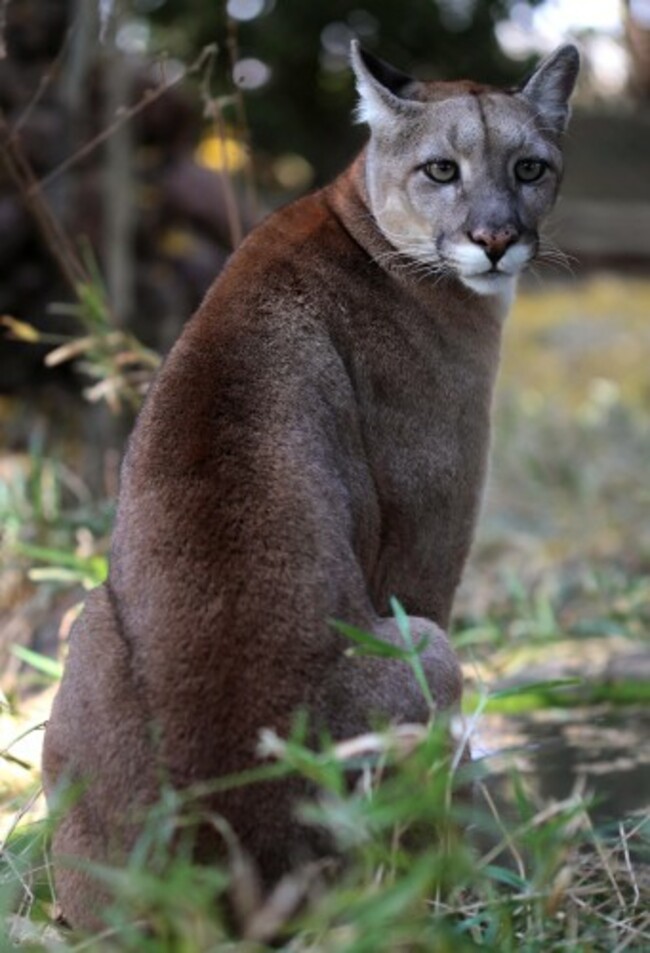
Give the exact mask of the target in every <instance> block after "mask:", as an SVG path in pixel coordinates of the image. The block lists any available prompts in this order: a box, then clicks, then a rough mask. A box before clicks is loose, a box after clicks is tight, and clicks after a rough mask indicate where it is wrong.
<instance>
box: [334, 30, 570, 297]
mask: <svg viewBox="0 0 650 953" xmlns="http://www.w3.org/2000/svg"><path fill="white" fill-rule="evenodd" d="M351 56H352V66H353V68H354V71H355V74H356V78H357V87H358V91H359V96H360V102H359V106H358V114H357V115H358V119H359V121H362V122H366V123H368V124H369V126H370V131H371V135H370V141H369V144H368V149H367V156H366V185H367V191H368V196H369V201H370V206H371V211H372V213H373V215H374V217H375V219H376V221H377V223H378V225H379V228H380V229H381V231H382V232H383V233H384V235H385V237H386V238H387V239H388V241H389V242H390V243H391V244H392V245H393V247H394V249H395V250H396V252H395V254H396V256H399V258H400V260H402V261H403V260H404V259H407V260H409V261H410V262H411V264H412V268H413V271H414V272H415V273H418V272H420V273H423V274H427V273H431V274H440V273H446V274H452V275H455V276H457V277H458V278H459V279H460V280H461V281H462V282H463V283H464V284H465V285H466V286H467V287H469V288H471V289H472V291H474V292H476V293H478V294H484V295H490V294H499V295H505V296H509V295H511V294H512V292H513V291H514V285H515V282H516V278H517V276H518V275H519V273H520V272H521V270H522V269H523V268H524V267H525V266H526V264H527V263H528V262H529V261H530V260H531V259H532V258H533V257H534V255H535V253H536V251H537V247H538V229H539V226H540V223H541V221H542V219H543V218H544V216H545V215H546V214H547V213H548V212H549V211H550V209H551V207H552V205H553V202H554V200H555V197H556V194H557V190H558V185H559V182H560V178H561V175H562V152H561V148H560V144H561V138H562V133H563V132H564V130H565V128H566V124H567V121H568V118H569V105H568V101H569V97H570V95H571V93H572V91H573V87H574V84H575V81H576V77H577V74H578V69H579V56H578V51H577V49H576V48H575V46H571V45H567V46H561V47H560V48H559V49H557V50H556V51H555V52H554V53H553V54H552V55H551V56H549V57H548V58H547V59H546V60H544V61H543V62H542V63H541V65H540V66H539V67H538V68H537V69H536V71H535V72H534V73H533V75H532V76H531V77H530V78H529V79H528V80H527V81H526V82H525V83H524V84H523V85H522V86H520V87H519V88H517V89H512V90H504V89H498V88H494V87H489V86H483V85H479V84H476V83H472V82H470V81H467V80H464V81H460V82H453V83H445V82H419V81H417V80H414V79H413V78H412V77H410V76H407V75H406V74H405V73H402V72H401V71H399V70H397V69H395V68H394V67H392V66H390V65H389V64H388V63H384V62H383V61H382V60H379V59H377V58H376V57H375V56H372V55H371V54H369V53H367V52H366V51H364V50H362V49H361V48H360V47H359V45H358V44H357V43H354V44H353V47H352V54H351ZM414 262H415V263H416V264H413V263H414Z"/></svg>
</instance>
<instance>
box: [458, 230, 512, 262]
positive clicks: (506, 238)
mask: <svg viewBox="0 0 650 953" xmlns="http://www.w3.org/2000/svg"><path fill="white" fill-rule="evenodd" d="M469 237H470V238H471V240H472V241H473V242H474V243H475V244H476V245H480V246H481V247H482V248H483V249H484V250H485V254H486V255H487V256H488V258H489V259H490V261H491V262H492V263H493V264H494V265H496V263H497V262H498V260H499V259H500V258H501V257H502V256H503V255H504V254H505V252H506V251H507V249H508V248H510V246H511V245H512V244H513V243H514V242H516V241H517V239H518V238H519V232H518V231H517V229H516V228H515V227H514V225H504V226H503V228H496V229H492V228H475V229H473V230H472V231H471V232H470V233H469Z"/></svg>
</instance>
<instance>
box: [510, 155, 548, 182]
mask: <svg viewBox="0 0 650 953" xmlns="http://www.w3.org/2000/svg"><path fill="white" fill-rule="evenodd" d="M545 172H546V163H545V162H543V161H542V159H520V160H519V162H517V164H516V165H515V177H516V178H517V179H519V181H520V182H537V180H538V179H541V177H542V176H543V175H544V173H545Z"/></svg>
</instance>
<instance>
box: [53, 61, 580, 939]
mask: <svg viewBox="0 0 650 953" xmlns="http://www.w3.org/2000/svg"><path fill="white" fill-rule="evenodd" d="M352 65H353V68H354V72H355V74H356V79H357V86H358V92H359V108H358V118H359V120H361V121H363V122H365V123H367V124H368V125H369V127H370V137H369V141H368V143H367V146H366V147H365V148H364V150H363V151H362V152H361V154H360V155H359V156H358V157H357V158H356V160H355V161H354V162H353V163H352V165H351V166H350V167H349V168H348V169H347V170H346V171H345V172H343V174H342V175H341V176H340V177H339V178H338V179H336V180H335V181H334V182H333V183H332V184H330V185H329V186H327V187H326V188H324V189H322V190H320V191H317V192H315V193H313V194H311V195H308V196H306V197H304V198H301V199H299V200H298V201H296V202H294V203H293V204H291V205H289V206H287V207H286V208H283V209H281V210H280V211H277V212H275V213H274V214H272V215H270V216H269V217H268V218H267V219H266V220H265V221H264V222H263V223H262V224H261V225H259V226H258V227H257V228H256V229H254V230H253V232H252V233H251V234H250V235H249V236H248V237H247V238H246V240H245V241H244V242H243V244H242V245H241V247H240V248H239V249H238V251H237V252H236V253H235V254H234V255H233V256H232V258H231V260H230V262H229V263H228V265H227V266H226V268H225V270H224V271H223V272H222V274H221V275H220V277H219V279H218V280H217V281H216V282H215V284H214V285H213V286H212V288H211V289H210V290H209V291H208V293H207V295H206V297H205V300H204V301H203V303H202V305H201V306H200V308H199V310H198V312H197V313H196V314H195V315H194V317H193V318H192V319H191V320H190V321H189V323H188V324H187V326H186V327H185V329H184V331H183V333H182V334H181V336H180V339H179V340H178V342H177V343H176V345H175V347H174V348H173V350H172V351H171V353H170V355H169V357H168V358H167V360H166V362H165V364H164V366H163V368H162V370H161V371H160V373H159V375H158V377H157V379H156V381H155V383H154V385H153V386H152V388H151V390H150V393H149V395H148V397H147V400H146V402H145V405H144V407H143V409H142V411H141V413H140V415H139V419H138V421H137V424H136V427H135V430H134V433H133V435H132V437H131V440H130V443H129V446H128V450H127V453H126V456H125V459H124V463H123V467H122V474H121V487H120V494H119V505H118V510H117V518H116V525H115V530H114V535H113V540H112V550H111V560H110V572H109V577H108V580H107V582H106V583H105V584H104V585H102V586H100V587H99V588H97V589H95V590H94V591H93V592H91V593H90V594H89V596H88V598H87V600H86V604H85V608H84V610H83V612H82V614H81V616H80V617H79V619H78V621H77V622H76V624H75V626H74V630H73V632H72V635H71V637H70V646H69V656H68V659H67V664H66V669H65V674H64V677H63V680H62V683H61V687H60V690H59V693H58V696H57V698H56V700H55V703H54V707H53V710H52V715H51V718H50V721H49V724H48V726H47V732H46V736H45V749H44V760H43V770H44V783H45V790H46V793H47V796H48V798H49V799H50V801H51V800H53V799H54V797H55V795H56V793H57V791H59V790H60V789H61V787H62V786H63V785H64V784H65V783H74V784H75V786H76V788H77V790H78V791H81V794H80V795H79V796H78V797H77V798H76V800H74V803H73V804H72V806H71V807H70V809H69V810H68V812H67V813H65V814H64V816H63V818H62V820H61V822H60V824H59V825H58V827H57V829H56V832H55V834H54V838H53V857H54V864H55V877H56V886H57V891H58V899H59V902H60V905H61V907H62V911H63V914H64V916H65V917H66V919H67V920H68V921H69V922H70V923H72V924H74V925H76V926H87V925H92V924H96V923H97V922H98V921H99V919H100V916H101V908H102V905H103V904H104V903H105V902H106V901H107V895H106V894H105V892H104V889H103V888H100V887H99V885H98V883H97V882H96V880H95V879H94V878H93V877H92V876H91V874H90V873H89V871H88V870H87V869H85V868H84V866H83V864H79V863H77V864H76V865H75V864H74V863H73V862H71V861H69V858H74V859H76V860H81V861H92V862H100V863H103V862H109V863H121V862H123V861H124V860H125V858H126V857H127V856H128V853H129V851H130V849H131V848H132V846H133V844H134V843H135V841H136V839H137V836H138V833H139V830H140V827H141V824H142V817H143V814H144V813H145V812H146V809H147V807H148V806H149V805H151V804H153V803H154V802H155V801H156V800H157V799H158V797H159V795H160V790H161V786H162V785H164V784H170V785H172V786H173V787H174V788H175V789H177V790H179V791H184V790H186V789H188V788H191V787H192V786H193V785H196V784H197V783H202V782H210V781H212V780H214V779H217V778H221V777H223V776H226V775H232V774H236V773H237V772H241V771H243V770H245V769H249V768H252V767H254V766H255V765H258V764H260V756H259V753H258V741H259V735H260V731H261V730H262V729H264V728H269V729H273V730H274V731H275V732H277V733H278V734H279V735H280V736H286V735H288V734H289V733H290V732H291V728H292V723H293V719H294V717H295V716H296V713H297V712H303V713H305V714H306V716H307V719H308V723H309V725H310V726H311V727H312V728H313V730H314V732H315V733H316V734H315V736H316V737H318V732H323V731H326V732H327V733H328V735H329V736H330V737H331V738H333V739H342V738H345V737H349V736H353V735H355V734H357V733H360V732H363V731H366V730H368V728H369V726H371V725H374V724H376V723H377V720H379V721H383V722H384V723H387V722H390V723H400V722H425V721H426V720H427V719H428V718H429V716H430V705H429V704H428V703H427V700H426V699H425V698H424V697H423V693H422V690H421V688H420V687H419V685H418V682H417V679H416V677H415V676H414V673H413V670H412V668H411V667H410V666H409V665H408V664H407V663H406V662H404V661H402V660H401V659H395V658H379V657H362V656H356V657H355V656H351V655H350V653H349V652H347V651H346V649H348V648H349V644H350V643H349V642H348V641H347V640H346V638H345V637H344V636H343V635H342V634H341V633H340V631H339V630H338V629H337V628H336V627H335V626H333V625H332V620H336V619H338V620H342V621H344V622H346V623H349V624H351V625H354V626H356V627H358V628H361V629H364V630H366V631H368V632H371V633H374V634H375V636H376V637H378V638H380V639H383V640H386V641H387V642H390V643H393V644H396V645H399V646H402V647H403V641H402V637H401V636H400V634H399V632H398V630H397V626H396V622H395V619H394V618H393V616H392V614H391V608H390V605H391V603H390V600H391V597H393V596H394V597H396V598H397V599H398V600H399V601H400V603H401V604H402V606H403V607H404V609H405V611H406V612H407V613H408V615H409V617H410V625H411V630H412V632H413V635H414V637H415V638H417V639H418V640H420V641H422V639H423V637H426V646H425V648H424V649H423V652H422V656H421V657H422V664H423V667H424V671H425V674H426V677H427V680H428V683H429V686H430V689H431V694H432V695H433V697H434V699H435V704H436V708H437V709H438V710H441V711H442V710H444V709H448V708H450V707H453V706H455V705H456V704H457V703H458V701H459V698H460V695H461V671H460V667H459V664H458V661H457V659H456V656H455V653H454V651H453V649H452V647H451V645H450V643H449V641H448V638H447V635H446V630H447V628H448V625H449V618H450V612H451V607H452V599H453V597H454V591H455V589H456V587H457V585H458V582H459V579H460V576H461V572H462V569H463V564H464V563H465V560H466V558H467V554H468V550H469V547H470V544H471V541H472V535H473V532H474V527H475V523H476V519H477V514H478V510H479V506H480V499H481V492H482V486H483V482H484V477H485V472H486V459H487V453H488V443H489V432H490V405H491V399H492V392H493V386H494V380H495V375H496V372H497V365H498V361H499V349H500V339H501V331H502V326H503V321H504V318H505V316H506V312H507V311H508V308H509V305H510V303H511V300H512V297H513V294H514V290H515V285H516V283H517V278H518V275H519V273H520V272H521V271H522V269H523V268H524V267H525V266H526V264H527V263H528V262H530V261H531V260H532V259H533V258H534V257H535V254H536V249H537V245H538V228H539V225H540V222H541V220H542V219H543V217H544V216H545V215H546V214H547V213H548V211H549V210H550V208H551V206H552V204H553V202H554V199H555V196H556V193H557V190H558V185H559V182H560V178H561V174H562V154H561V139H562V134H563V131H564V129H565V126H566V123H567V119H568V115H569V107H568V100H569V97H570V95H571V92H572V89H573V86H574V82H575V79H576V75H577V72H578V66H579V58H578V53H577V50H576V49H575V47H573V46H570V45H568V46H563V47H561V48H560V49H558V50H557V51H556V52H555V53H554V54H552V55H551V56H550V57H549V58H548V59H546V60H545V61H544V62H543V63H542V64H541V65H540V66H539V67H538V68H537V70H536V71H535V72H534V73H533V74H532V76H531V77H530V78H529V79H528V80H527V81H526V82H525V83H524V84H523V85H522V86H520V87H519V88H517V89H507V90H504V89H499V88H494V87H491V86H486V85H479V84H477V83H475V82H471V81H467V80H463V81H459V82H420V81H417V80H415V79H413V78H411V77H410V76H408V75H406V74H404V73H402V72H401V71H399V70H397V69H395V68H393V67H392V66H390V65H388V64H386V63H384V62H383V61H381V60H379V59H377V58H375V57H374V56H372V55H371V54H369V53H367V52H365V51H363V50H361V49H360V48H359V47H358V46H357V45H354V47H353V49H352ZM304 793H305V788H304V787H303V786H302V785H301V783H299V782H298V781H296V780H286V779H285V780H282V781H276V782H273V781H266V782H264V783H259V784H254V785H251V786H248V787H240V788H238V789H236V790H231V791H226V792H221V793H219V794H214V795H212V796H206V798H205V802H204V804H203V806H204V807H206V808H207V809H209V810H210V811H212V812H214V813H217V814H219V815H221V816H222V817H223V818H224V819H225V822H226V823H227V824H228V825H229V827H230V829H231V830H232V832H233V834H234V836H235V837H236V838H237V840H238V842H239V844H240V845H241V846H242V848H243V850H245V851H246V852H247V854H248V855H249V856H250V857H251V858H252V859H253V861H254V863H255V865H256V866H257V869H258V870H259V872H260V876H261V878H262V882H263V883H264V884H266V885H268V886H270V885H272V884H273V883H274V882H276V881H277V880H278V878H280V877H281V876H282V875H283V873H284V872H286V871H287V870H289V869H290V868H291V867H292V865H294V864H297V863H299V862H301V861H302V860H303V859H305V858H307V857H311V856H316V855H318V854H320V853H322V852H323V851H325V850H328V849H329V846H328V845H327V843H323V842H322V841H321V839H320V838H321V836H322V835H320V834H318V833H316V832H315V830H313V829H311V828H307V827H306V826H302V825H301V824H300V823H299V821H298V820H297V818H296V813H295V805H296V802H297V801H298V800H299V799H300V798H301V797H302V796H303V795H304ZM221 848H222V845H221V844H220V842H219V837H218V836H217V834H216V833H215V832H214V828H209V827H208V826H207V825H206V829H205V830H201V831H200V833H199V836H198V841H197V847H196V852H197V857H199V858H200V859H201V860H205V861H208V862H209V861H210V860H211V859H212V858H216V857H218V856H220V852H221Z"/></svg>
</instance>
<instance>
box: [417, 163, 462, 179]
mask: <svg viewBox="0 0 650 953" xmlns="http://www.w3.org/2000/svg"><path fill="white" fill-rule="evenodd" d="M422 171H423V172H424V174H425V175H426V176H428V177H429V178H430V179H433V181H434V182H440V183H441V184H443V185H446V184H447V183H448V182H455V181H456V179H457V178H458V175H459V171H458V165H457V164H456V163H455V162H453V161H452V160H451V159H432V161H431V162H427V163H425V165H423V166H422Z"/></svg>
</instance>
